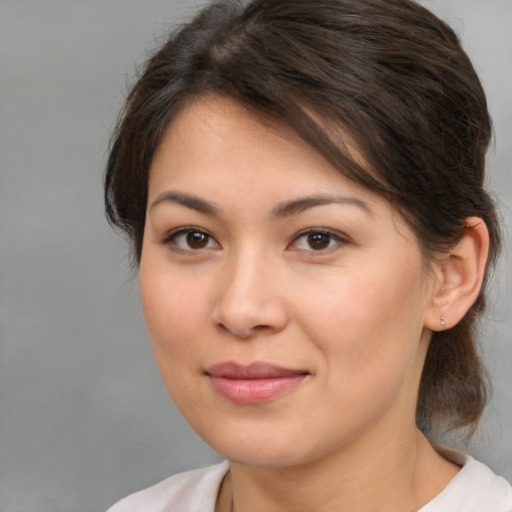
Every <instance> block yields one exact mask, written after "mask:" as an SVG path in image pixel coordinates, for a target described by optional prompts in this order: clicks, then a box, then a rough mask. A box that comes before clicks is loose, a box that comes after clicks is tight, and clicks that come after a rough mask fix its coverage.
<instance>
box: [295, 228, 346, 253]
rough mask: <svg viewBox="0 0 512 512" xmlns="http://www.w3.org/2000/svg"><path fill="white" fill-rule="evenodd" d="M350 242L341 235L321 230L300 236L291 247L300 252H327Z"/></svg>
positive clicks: (309, 231) (310, 231)
mask: <svg viewBox="0 0 512 512" xmlns="http://www.w3.org/2000/svg"><path fill="white" fill-rule="evenodd" d="M346 243H348V241H347V240H346V239H344V238H342V237H341V236H340V235H336V234H334V233H332V232H330V231H325V230H321V229H311V230H308V231H306V232H305V233H301V234H299V235H298V236H297V237H296V238H295V240H294V241H293V242H292V244H291V245H290V248H291V249H292V250H298V251H315V252H320V251H325V250H328V249H332V248H335V247H339V246H342V245H344V244H346Z"/></svg>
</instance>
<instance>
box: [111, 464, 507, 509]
mask: <svg viewBox="0 0 512 512" xmlns="http://www.w3.org/2000/svg"><path fill="white" fill-rule="evenodd" d="M463 459H464V462H463V464H464V465H463V467H462V469H461V470H460V471H459V473H458V474H457V476H455V478H454V479H453V480H452V481H451V482H450V483H449V484H448V485H447V487H446V488H445V489H444V490H443V491H442V492H441V493H440V494H438V495H437V496H436V497H435V498H434V499H433V500H432V501H430V502H429V503H427V504H426V505H425V506H424V507H422V508H421V509H420V510H419V511H418V512H512V487H511V486H510V484H509V483H508V482H507V481H506V480H505V479H504V478H502V477H500V476H496V475H495V474H494V473H493V472H492V471H491V470H490V469H489V468H488V467H487V466H485V465H484V464H482V463H481V462H478V461H476V460H475V459H473V458H471V457H469V456H465V457H463ZM228 469H229V463H228V462H227V461H224V462H222V463H221V464H216V465H215V466H210V467H208V468H204V469H196V470H194V471H187V472H186V473H180V474H178V475H174V476H172V477H170V478H168V479H167V480H164V481H163V482H160V483H159V484H156V485H154V486H153V487H149V488H148V489H145V490H143V491H140V492H137V493H135V494H132V495H131V496H128V497H127V498H125V499H123V500H121V501H120V502H119V503H117V504H116V505H114V506H113V507H111V508H110V509H109V510H108V511H107V512H146V511H147V512H214V510H215V502H216V499H217V494H218V491H219V487H220V484H221V482H222V479H223V478H224V476H225V474H226V472H227V471H228Z"/></svg>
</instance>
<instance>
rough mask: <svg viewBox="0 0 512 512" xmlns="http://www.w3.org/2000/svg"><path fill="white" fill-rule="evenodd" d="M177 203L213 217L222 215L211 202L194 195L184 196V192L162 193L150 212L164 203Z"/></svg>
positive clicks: (152, 204) (153, 203)
mask: <svg viewBox="0 0 512 512" xmlns="http://www.w3.org/2000/svg"><path fill="white" fill-rule="evenodd" d="M166 202H170V203H177V204H180V205H182V206H185V207H186V208H190V209H191V210H196V211H197V212H199V213H204V214H205V215H213V216H216V217H218V216H219V215H220V209H219V208H218V207H217V206H216V205H215V204H214V203H211V202H210V201H206V200H204V199H201V198H200V197H197V196H194V195H192V194H184V193H183V192H173V191H168V192H162V193H161V194H160V195H159V196H158V197H157V198H156V199H155V200H154V201H153V202H152V203H151V206H150V210H153V208H155V207H156V206H158V205H159V204H162V203H166Z"/></svg>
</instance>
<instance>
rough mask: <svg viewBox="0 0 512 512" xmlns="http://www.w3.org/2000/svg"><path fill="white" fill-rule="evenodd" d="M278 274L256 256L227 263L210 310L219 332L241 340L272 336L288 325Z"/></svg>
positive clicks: (276, 269) (276, 270)
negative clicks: (221, 331) (214, 301)
mask: <svg viewBox="0 0 512 512" xmlns="http://www.w3.org/2000/svg"><path fill="white" fill-rule="evenodd" d="M279 277H280V272H279V269H278V268H276V265H272V264H271V263H270V262H269V261H268V259H265V258H263V257H261V256H260V257H258V256H257V255H256V254H252V255H250V254H248V255H246V256H241V257H239V258H237V259H236V260H235V261H230V262H226V268H225V271H224V272H223V273H222V276H221V277H220V280H221V281H222V282H221V283H220V284H219V287H218V290H219V293H218V295H217V300H216V303H215V306H214V309H213V321H214V323H215V324H216V325H217V327H218V328H220V329H221V330H223V331H225V332H228V333H230V334H231V335H233V336H235V337H237V338H240V339H248V338H252V337H256V336H265V335H271V334H275V333H277V332H279V331H281V330H282V329H283V328H284V327H285V326H286V324H287V323H288V313H287V311H286V306H285V301H284V293H283V292H284V290H283V287H282V283H281V279H279Z"/></svg>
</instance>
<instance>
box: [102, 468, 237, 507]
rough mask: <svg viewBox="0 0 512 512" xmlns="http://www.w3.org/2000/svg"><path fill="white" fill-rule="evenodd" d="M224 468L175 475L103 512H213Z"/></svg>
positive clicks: (224, 471)
mask: <svg viewBox="0 0 512 512" xmlns="http://www.w3.org/2000/svg"><path fill="white" fill-rule="evenodd" d="M228 468H229V465H228V462H227V461H224V462H222V463H220V464H216V465H215V466H210V467H207V468H203V469H196V470H193V471H187V472H185V473H179V474H177V475H174V476H171V477H170V478H167V479H166V480H163V481H162V482H160V483H158V484H156V485H153V486H152V487H148V488H147V489H144V490H143V491H139V492H137V493H135V494H132V495H130V496H127V497H126V498H124V499H123V500H121V501H120V502H118V503H116V504H115V505H114V506H113V507H111V508H110V509H109V510H108V511H107V512H135V511H139V510H151V511H152V512H164V511H166V512H168V511H171V510H179V511H180V512H213V510H214V507H215V501H216V498H217V493H218V490H219V486H220V483H221V482H222V479H223V478H224V475H225V474H226V473H227V471H228ZM171 506H172V508H170V507H171Z"/></svg>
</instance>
